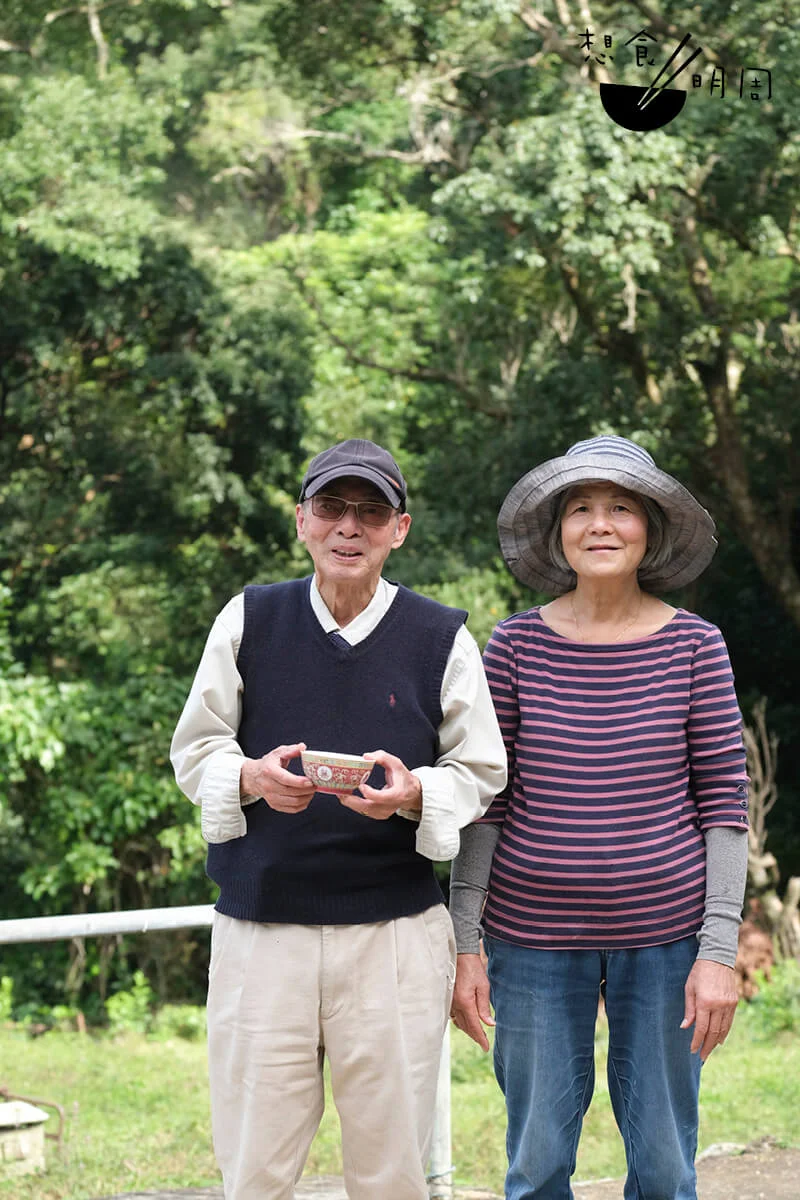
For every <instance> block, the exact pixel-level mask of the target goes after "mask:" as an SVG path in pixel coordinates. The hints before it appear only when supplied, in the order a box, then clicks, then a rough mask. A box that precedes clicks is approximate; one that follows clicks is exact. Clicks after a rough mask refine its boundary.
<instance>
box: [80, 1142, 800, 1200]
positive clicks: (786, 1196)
mask: <svg viewBox="0 0 800 1200" xmlns="http://www.w3.org/2000/svg"><path fill="white" fill-rule="evenodd" d="M697 1180H698V1184H697V1195H698V1200H800V1149H795V1150H782V1149H780V1148H779V1147H777V1146H776V1145H775V1144H774V1143H773V1141H772V1140H771V1139H770V1138H763V1139H762V1140H761V1141H759V1142H754V1143H753V1144H752V1145H750V1146H746V1147H744V1148H743V1147H741V1146H720V1147H712V1148H711V1150H710V1151H706V1152H705V1154H704V1155H703V1156H701V1158H700V1159H699V1160H698V1163H697ZM574 1191H575V1200H622V1180H619V1179H605V1180H601V1181H599V1182H594V1183H576V1184H574ZM103 1200H223V1194H222V1188H202V1189H199V1190H198V1189H194V1190H189V1191H186V1190H183V1191H177V1192H174V1191H172V1192H126V1193H125V1195H124V1196H108V1197H104V1198H103ZM297 1200H346V1196H345V1192H344V1190H343V1188H342V1181H341V1180H340V1179H333V1178H331V1177H330V1176H328V1177H325V1178H316V1179H314V1178H306V1179H303V1180H302V1182H301V1183H300V1185H299V1186H298V1188H297ZM376 1200H378V1198H377V1197H376ZM380 1200H383V1198H380ZM453 1200H502V1198H501V1197H500V1196H497V1195H496V1194H495V1193H493V1192H486V1191H481V1190H480V1189H469V1188H456V1190H455V1192H454V1195H453Z"/></svg>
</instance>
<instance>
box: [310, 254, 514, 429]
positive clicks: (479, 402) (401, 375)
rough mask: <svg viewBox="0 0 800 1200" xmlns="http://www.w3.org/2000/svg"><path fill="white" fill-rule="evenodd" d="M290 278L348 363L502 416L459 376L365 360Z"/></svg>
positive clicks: (315, 300) (482, 411)
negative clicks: (454, 395)
mask: <svg viewBox="0 0 800 1200" xmlns="http://www.w3.org/2000/svg"><path fill="white" fill-rule="evenodd" d="M293 278H294V280H295V282H296V284H297V287H298V290H299V292H300V294H301V296H302V297H303V299H304V300H305V302H306V304H308V306H309V308H310V309H311V310H312V311H313V313H314V315H315V317H316V318H317V320H318V322H319V324H320V326H321V327H322V329H324V331H325V333H326V334H327V336H328V337H329V338H330V340H331V341H332V342H333V344H334V345H335V346H338V347H339V349H340V350H343V351H344V353H345V356H346V358H347V360H348V362H351V363H353V364H354V365H355V366H357V367H367V368H368V369H369V370H371V371H382V372H383V373H384V374H386V375H390V376H392V377H394V378H397V379H410V380H412V381H413V382H414V383H438V384H443V385H444V386H446V387H451V388H454V389H455V390H456V391H457V392H458V393H459V394H460V395H461V396H463V397H464V399H465V400H466V402H467V404H468V406H469V408H470V409H472V410H474V411H476V412H481V413H485V414H486V415H487V416H491V417H504V416H505V412H504V411H501V410H499V409H497V408H493V407H487V406H486V404H484V403H483V398H482V397H481V396H480V395H479V394H478V393H477V392H475V391H473V389H472V388H471V387H470V385H469V384H468V383H467V381H466V380H465V379H464V378H463V376H461V375H454V374H451V373H450V372H448V371H434V370H431V369H429V368H428V367H394V366H390V365H389V364H388V363H382V362H378V361H377V360H376V359H374V358H369V357H367V356H366V355H364V354H360V353H359V352H358V351H357V350H356V349H355V348H354V347H353V346H351V345H350V343H349V342H346V341H345V340H344V338H341V337H339V335H338V334H337V333H335V332H334V330H333V329H332V328H331V325H330V323H329V321H328V320H327V319H326V317H325V316H324V315H323V312H322V306H321V305H320V302H319V300H318V299H317V297H316V296H315V295H314V293H313V292H312V290H311V289H310V288H309V287H307V285H306V283H305V280H304V279H303V276H302V274H301V273H300V272H298V271H295V272H294V274H293Z"/></svg>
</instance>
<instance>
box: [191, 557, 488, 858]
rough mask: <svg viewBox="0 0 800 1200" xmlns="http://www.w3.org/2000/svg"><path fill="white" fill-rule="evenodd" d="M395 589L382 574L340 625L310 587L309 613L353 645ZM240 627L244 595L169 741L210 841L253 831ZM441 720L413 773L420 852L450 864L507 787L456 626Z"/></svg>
mask: <svg viewBox="0 0 800 1200" xmlns="http://www.w3.org/2000/svg"><path fill="white" fill-rule="evenodd" d="M396 595H397V586H396V585H395V584H391V583H389V582H388V581H387V580H385V579H383V578H381V579H380V581H379V583H378V587H377V589H376V591H375V595H374V596H373V597H372V599H371V600H370V602H369V604H368V605H367V607H366V608H365V609H364V610H363V612H360V613H359V614H358V616H357V617H355V618H354V619H353V620H352V621H351V622H350V623H349V624H348V625H346V626H344V627H343V628H341V629H340V628H339V626H338V625H337V623H336V620H335V619H334V617H333V615H332V614H331V612H330V610H329V609H328V607H327V605H326V604H325V601H324V600H323V599H322V596H321V595H320V592H319V588H318V587H317V583H316V579H312V581H311V591H310V599H311V607H312V609H313V611H314V614H315V616H316V617H317V620H318V621H319V622H320V625H321V626H322V628H323V629H324V630H325V632H326V633H332V632H334V631H337V632H339V633H340V634H341V636H342V637H343V638H345V640H346V641H348V642H349V643H350V644H351V645H353V646H355V645H357V644H358V642H360V641H363V639H364V638H365V637H368V636H369V634H370V633H372V631H373V629H375V628H376V627H377V625H378V624H379V623H380V622H381V621H382V620H383V618H384V617H385V615H386V613H387V612H388V610H389V608H390V607H391V604H392V602H393V601H394V598H395V596H396ZM243 629H244V595H243V593H239V594H238V595H237V596H234V597H233V599H232V600H230V601H229V602H228V603H227V604H226V605H225V607H224V608H223V609H222V611H221V612H220V614H219V615H218V617H217V618H216V620H215V622H214V624H213V626H212V628H211V632H210V633H209V635H208V640H207V641H206V645H205V649H204V651H203V656H202V658H201V660H200V665H199V667H198V669H197V674H196V675H195V679H194V683H193V684H192V689H191V691H190V693H189V697H188V699H187V701H186V704H185V706H184V709H183V712H182V714H181V717H180V720H179V721H178V725H177V727H176V729H175V734H174V736H173V739H172V746H171V749H170V757H171V759H172V765H173V767H174V769H175V778H176V779H177V781H178V786H179V787H180V788H181V790H182V791H183V792H184V793H185V794H186V795H187V796H188V797H189V799H190V800H191V801H192V802H193V803H194V804H197V805H199V806H200V809H201V829H202V833H203V837H204V838H205V840H206V841H207V842H227V841H230V840H231V839H232V838H238V837H243V836H244V834H245V833H246V832H247V825H246V822H245V817H244V813H243V812H242V806H243V805H244V804H248V803H253V800H252V799H249V798H247V797H245V798H244V799H242V798H241V797H240V794H239V775H240V772H241V767H242V762H243V760H244V753H243V751H242V748H241V746H240V745H239V742H238V741H237V736H236V735H237V731H238V729H239V722H240V721H241V715H242V691H243V684H242V678H241V675H240V674H239V671H238V668H237V665H236V659H237V655H238V653H239V646H240V645H241V640H242V632H243ZM441 706H442V723H441V725H440V726H439V747H438V756H437V759H436V762H435V763H434V765H433V766H430V767H428V766H425V767H416V768H415V769H414V771H413V774H414V775H416V776H417V778H418V779H419V781H420V784H421V785H422V815H421V816H419V815H418V814H411V813H405V812H401V814H400V815H401V816H404V817H408V818H409V819H413V820H417V818H418V816H419V827H418V829H417V836H416V848H417V852H418V853H419V854H422V855H424V856H425V857H426V858H431V859H435V860H446V859H450V858H453V857H454V856H455V855H456V854H457V852H458V847H459V830H460V829H462V828H463V827H464V826H465V825H468V824H470V822H472V821H474V820H476V819H477V818H478V817H480V816H481V815H482V814H483V813H484V812H485V811H486V809H487V808H488V806H489V804H490V803H491V801H492V800H493V799H494V797H495V796H496V795H497V793H498V792H500V791H502V789H503V788H504V787H505V783H506V754H505V748H504V746H503V739H502V736H501V734H500V729H499V726H498V724H497V717H496V716H495V711H494V705H493V704H492V699H491V696H490V694H489V687H488V684H487V682H486V676H485V674H484V670H483V663H482V662H481V656H480V651H479V649H478V646H477V643H476V641H475V639H474V638H473V636H472V634H471V633H469V631H468V630H467V628H466V626H464V625H462V626H460V627H459V629H458V632H457V633H456V636H455V640H454V642H453V647H452V649H451V651H450V656H449V658H448V660H447V665H446V667H445V671H444V676H443V678H442V689H441Z"/></svg>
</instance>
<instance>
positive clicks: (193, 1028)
mask: <svg viewBox="0 0 800 1200" xmlns="http://www.w3.org/2000/svg"><path fill="white" fill-rule="evenodd" d="M205 1034H206V1010H205V1009H204V1008H201V1007H199V1006H198V1005H196V1004H165V1005H164V1007H163V1008H160V1009H159V1010H158V1012H157V1013H156V1014H155V1016H154V1017H153V1023H152V1025H151V1027H150V1036H151V1037H152V1038H155V1039H156V1040H157V1041H167V1040H168V1039H169V1038H183V1039H184V1040H185V1041H187V1042H199V1041H201V1040H202V1038H204V1037H205Z"/></svg>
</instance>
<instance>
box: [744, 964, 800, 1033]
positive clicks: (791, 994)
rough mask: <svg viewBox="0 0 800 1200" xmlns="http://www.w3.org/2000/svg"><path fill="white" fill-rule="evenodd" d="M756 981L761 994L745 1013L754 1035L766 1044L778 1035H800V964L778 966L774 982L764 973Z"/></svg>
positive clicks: (760, 973)
mask: <svg viewBox="0 0 800 1200" xmlns="http://www.w3.org/2000/svg"><path fill="white" fill-rule="evenodd" d="M756 979H757V982H758V991H757V992H756V994H755V995H754V996H753V999H752V1000H751V1001H750V1003H749V1004H748V1005H747V1008H746V1010H745V1012H746V1014H747V1016H746V1020H747V1022H748V1024H749V1025H750V1027H751V1029H752V1031H753V1035H754V1036H755V1037H757V1038H759V1039H761V1040H764V1041H766V1040H768V1039H769V1038H772V1037H774V1036H775V1034H776V1033H796V1032H800V963H798V962H797V960H796V959H794V958H789V959H785V960H784V961H783V962H779V963H776V965H775V967H774V968H773V971H772V978H771V979H769V980H768V979H767V978H766V976H765V975H764V972H763V971H758V972H756Z"/></svg>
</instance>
